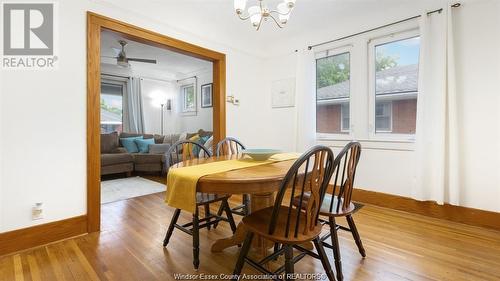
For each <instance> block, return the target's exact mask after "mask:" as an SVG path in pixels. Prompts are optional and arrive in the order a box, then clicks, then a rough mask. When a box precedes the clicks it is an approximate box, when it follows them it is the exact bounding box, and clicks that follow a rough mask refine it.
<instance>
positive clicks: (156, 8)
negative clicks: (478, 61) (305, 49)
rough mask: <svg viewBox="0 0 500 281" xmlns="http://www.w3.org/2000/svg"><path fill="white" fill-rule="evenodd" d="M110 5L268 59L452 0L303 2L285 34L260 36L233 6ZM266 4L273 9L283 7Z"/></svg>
mask: <svg viewBox="0 0 500 281" xmlns="http://www.w3.org/2000/svg"><path fill="white" fill-rule="evenodd" d="M104 1H105V2H107V3H108V4H112V5H114V6H115V7H117V8H118V7H119V8H122V9H126V10H128V11H130V12H132V13H135V14H140V15H142V16H145V17H147V18H150V19H153V20H156V21H161V22H164V23H166V24H167V25H170V26H173V27H175V28H177V29H178V30H181V31H182V30H184V31H186V32H189V33H191V34H195V35H197V36H199V37H200V38H203V39H207V40H210V41H212V42H217V43H222V44H224V45H227V46H230V47H233V48H237V49H240V50H244V51H247V52H252V53H260V55H265V53H266V52H275V53H279V52H280V49H283V48H294V47H298V46H295V45H296V43H297V38H299V37H304V36H306V37H307V36H308V35H309V34H311V33H318V31H321V33H322V34H332V36H334V35H335V34H341V35H345V34H346V33H347V34H349V33H348V32H356V31H360V30H363V29H364V28H367V27H373V26H374V25H378V24H385V23H389V22H391V21H394V20H398V19H401V18H404V17H407V16H413V15H416V14H419V13H421V12H422V11H423V9H424V8H431V7H432V6H436V4H438V2H440V1H446V0H297V2H296V7H295V9H294V11H293V12H292V15H291V17H290V20H289V23H288V24H287V26H286V27H285V28H284V29H281V30H280V29H279V28H278V27H276V26H275V25H274V23H272V22H267V23H266V24H264V25H263V27H262V28H261V30H259V31H255V30H254V28H253V27H252V26H251V24H250V23H249V22H248V21H246V22H243V21H241V20H240V19H239V18H238V17H237V16H236V14H235V12H234V9H233V1H232V0H182V1H180V0H142V1H136V0H104ZM265 1H266V2H267V3H268V6H269V7H271V8H274V7H276V4H277V3H279V2H280V0H265ZM256 3H257V0H248V4H247V7H248V6H251V5H255V4H256ZM348 23H349V25H347V24H348ZM311 38H314V36H313V37H311ZM318 38H319V37H318ZM330 39H332V38H330ZM311 40H312V39H311ZM301 42H302V43H303V44H306V43H307V44H311V43H314V42H304V40H302V41H301ZM264 46H265V47H266V48H265V49H263V47H264ZM287 51H288V50H287ZM289 51H292V50H289ZM282 52H283V51H282Z"/></svg>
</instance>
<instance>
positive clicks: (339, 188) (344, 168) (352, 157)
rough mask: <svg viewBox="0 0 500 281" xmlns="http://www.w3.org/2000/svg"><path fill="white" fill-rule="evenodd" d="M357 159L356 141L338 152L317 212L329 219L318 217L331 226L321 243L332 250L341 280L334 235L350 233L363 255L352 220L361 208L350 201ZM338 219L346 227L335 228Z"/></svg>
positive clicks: (336, 240) (359, 152)
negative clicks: (329, 188) (342, 218)
mask: <svg viewBox="0 0 500 281" xmlns="http://www.w3.org/2000/svg"><path fill="white" fill-rule="evenodd" d="M360 156H361V145H360V144H359V143H358V142H350V143H348V144H347V145H346V146H345V147H344V148H343V149H342V150H341V151H340V153H339V154H338V155H337V157H336V158H335V161H334V164H333V167H334V168H333V176H332V182H331V187H332V190H331V194H326V195H325V198H324V200H323V204H322V206H321V209H320V216H321V217H328V220H324V219H322V218H320V221H321V222H322V223H323V224H328V225H329V226H330V233H329V234H327V235H325V236H323V237H321V241H322V243H323V245H324V246H325V247H328V248H331V249H332V250H333V255H334V257H335V268H336V271H337V280H343V274H342V263H341V258H340V247H339V239H338V235H337V230H338V229H342V230H347V231H350V232H351V233H352V235H353V237H354V241H355V242H356V245H357V246H358V250H359V253H360V254H361V256H362V257H365V256H366V253H365V249H364V248H363V244H362V243H361V238H360V236H359V233H358V230H357V228H356V224H355V223H354V219H353V218H352V214H353V213H354V212H355V211H357V210H358V209H359V208H361V207H362V205H360V204H354V203H352V200H351V199H352V193H353V189H354V179H355V177H356V168H357V165H358V163H359V159H360ZM295 204H296V205H298V204H299V203H298V198H295ZM338 217H345V218H346V220H347V223H348V225H349V227H348V228H347V227H344V226H340V225H337V223H336V221H335V219H336V218H338ZM328 237H331V244H328V243H327V242H325V240H327V239H328ZM306 252H307V251H306Z"/></svg>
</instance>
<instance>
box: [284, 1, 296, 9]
mask: <svg viewBox="0 0 500 281" xmlns="http://www.w3.org/2000/svg"><path fill="white" fill-rule="evenodd" d="M284 1H285V4H286V5H287V6H288V8H290V9H291V8H293V7H294V6H295V0H284Z"/></svg>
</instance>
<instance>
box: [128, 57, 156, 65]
mask: <svg viewBox="0 0 500 281" xmlns="http://www.w3.org/2000/svg"><path fill="white" fill-rule="evenodd" d="M127 60H128V61H137V62H145V63H155V64H156V60H150V59H138V58H127Z"/></svg>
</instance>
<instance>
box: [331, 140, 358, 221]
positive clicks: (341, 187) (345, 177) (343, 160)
mask: <svg viewBox="0 0 500 281" xmlns="http://www.w3.org/2000/svg"><path fill="white" fill-rule="evenodd" d="M360 156H361V144H360V143H359V142H350V143H348V144H347V145H346V146H345V147H344V148H343V149H342V150H341V151H340V153H339V154H338V155H337V157H336V158H335V161H334V164H333V167H334V168H333V170H334V171H333V173H334V176H333V192H332V196H336V197H337V200H331V203H330V206H329V207H330V213H332V212H333V213H338V212H339V211H340V210H341V208H342V210H346V209H348V208H349V206H350V204H351V199H352V191H353V188H354V178H355V176H356V168H357V166H358V163H359V158H360ZM334 202H336V204H334Z"/></svg>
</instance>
